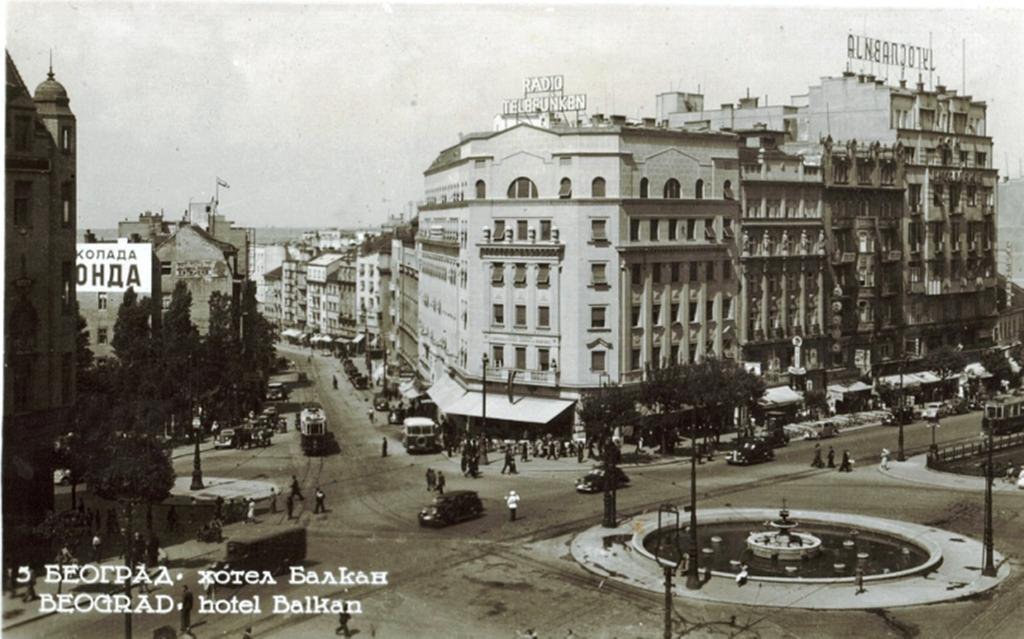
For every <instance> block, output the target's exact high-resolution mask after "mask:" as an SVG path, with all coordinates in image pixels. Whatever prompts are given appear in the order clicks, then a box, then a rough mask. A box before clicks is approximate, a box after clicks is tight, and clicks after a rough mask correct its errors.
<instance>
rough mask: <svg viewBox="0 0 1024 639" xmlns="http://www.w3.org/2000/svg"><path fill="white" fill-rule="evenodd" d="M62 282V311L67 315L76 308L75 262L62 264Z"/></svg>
mask: <svg viewBox="0 0 1024 639" xmlns="http://www.w3.org/2000/svg"><path fill="white" fill-rule="evenodd" d="M60 281H61V288H60V303H61V311H62V312H63V313H64V314H65V315H67V314H68V313H70V312H71V309H73V308H74V306H75V265H74V263H73V262H70V261H69V262H61V264H60Z"/></svg>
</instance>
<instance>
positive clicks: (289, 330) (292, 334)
mask: <svg viewBox="0 0 1024 639" xmlns="http://www.w3.org/2000/svg"><path fill="white" fill-rule="evenodd" d="M299 335H302V332H301V331H297V330H295V329H294V328H286V329H284V330H283V331H281V337H298V336H299Z"/></svg>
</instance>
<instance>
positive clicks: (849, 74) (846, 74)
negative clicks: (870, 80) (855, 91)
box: [843, 69, 854, 78]
mask: <svg viewBox="0 0 1024 639" xmlns="http://www.w3.org/2000/svg"><path fill="white" fill-rule="evenodd" d="M853 76H854V73H853V71H850V70H849V69H847V70H846V71H843V77H844V78H852V77H853Z"/></svg>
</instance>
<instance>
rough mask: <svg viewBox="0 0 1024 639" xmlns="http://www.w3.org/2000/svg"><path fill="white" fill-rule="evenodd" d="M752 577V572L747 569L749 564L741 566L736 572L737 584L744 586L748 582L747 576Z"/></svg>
mask: <svg viewBox="0 0 1024 639" xmlns="http://www.w3.org/2000/svg"><path fill="white" fill-rule="evenodd" d="M748 577H750V572H749V571H748V570H747V564H743V565H742V566H740V571H739V572H738V573H736V585H737V586H740V587H742V586H744V585H746V583H747V578H748Z"/></svg>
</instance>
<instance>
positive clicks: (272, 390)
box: [267, 382, 288, 401]
mask: <svg viewBox="0 0 1024 639" xmlns="http://www.w3.org/2000/svg"><path fill="white" fill-rule="evenodd" d="M267 399H269V400H271V401H284V400H286V399H288V388H287V387H285V385H284V384H283V383H282V382H270V383H269V384H267Z"/></svg>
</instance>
